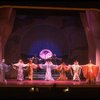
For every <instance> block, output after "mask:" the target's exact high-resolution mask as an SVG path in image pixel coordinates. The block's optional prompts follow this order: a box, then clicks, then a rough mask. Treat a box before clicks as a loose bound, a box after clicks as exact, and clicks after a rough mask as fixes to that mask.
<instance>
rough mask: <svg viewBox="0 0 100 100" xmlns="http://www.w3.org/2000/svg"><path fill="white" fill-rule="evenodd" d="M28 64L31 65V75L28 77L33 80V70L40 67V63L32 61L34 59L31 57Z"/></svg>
mask: <svg viewBox="0 0 100 100" xmlns="http://www.w3.org/2000/svg"><path fill="white" fill-rule="evenodd" d="M27 66H28V67H29V75H28V78H29V79H30V80H33V70H34V69H36V68H37V67H38V65H36V64H34V63H32V59H29V63H28V64H27Z"/></svg>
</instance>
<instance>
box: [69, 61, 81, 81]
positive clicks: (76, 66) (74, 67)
mask: <svg viewBox="0 0 100 100" xmlns="http://www.w3.org/2000/svg"><path fill="white" fill-rule="evenodd" d="M71 68H72V73H73V74H72V75H73V80H75V81H80V73H81V66H80V65H79V63H78V61H77V60H75V61H74V64H73V65H72V66H71Z"/></svg>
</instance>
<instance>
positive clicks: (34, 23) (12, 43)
mask: <svg viewBox="0 0 100 100" xmlns="http://www.w3.org/2000/svg"><path fill="white" fill-rule="evenodd" d="M83 13H84V12H83ZM43 49H49V50H51V51H52V53H53V54H56V55H57V56H58V57H63V56H68V59H69V63H73V59H76V58H77V59H78V60H79V63H80V64H85V63H87V59H88V45H87V40H86V36H85V32H84V28H83V26H82V23H81V19H80V11H65V12H63V11H62V12H61V11H60V12H56V11H55V12H53V11H34V10H30V11H29V10H27V11H25V10H20V9H18V10H16V19H15V22H14V27H13V31H12V34H11V35H10V37H9V39H8V41H7V44H6V46H5V58H6V61H7V63H15V62H17V61H18V59H19V58H23V59H24V60H25V61H26V59H27V58H28V57H32V56H33V55H34V54H37V56H38V57H39V53H40V51H41V50H43Z"/></svg>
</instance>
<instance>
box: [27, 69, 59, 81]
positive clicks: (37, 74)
mask: <svg viewBox="0 0 100 100" xmlns="http://www.w3.org/2000/svg"><path fill="white" fill-rule="evenodd" d="M51 72H52V77H53V78H54V79H57V78H58V77H59V73H58V72H56V71H54V70H52V71H51ZM45 73H46V71H45V70H43V69H41V70H35V71H34V72H33V78H34V79H35V80H44V79H45ZM26 78H28V77H26Z"/></svg>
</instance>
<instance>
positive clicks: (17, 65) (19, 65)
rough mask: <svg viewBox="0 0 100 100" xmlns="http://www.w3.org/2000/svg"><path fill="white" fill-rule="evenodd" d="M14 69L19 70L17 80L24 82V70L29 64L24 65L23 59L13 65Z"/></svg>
mask: <svg viewBox="0 0 100 100" xmlns="http://www.w3.org/2000/svg"><path fill="white" fill-rule="evenodd" d="M12 65H13V68H14V69H17V70H18V74H17V80H18V81H22V80H24V74H23V70H24V68H26V67H27V64H24V62H23V60H22V59H19V61H18V63H15V64H12Z"/></svg>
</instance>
